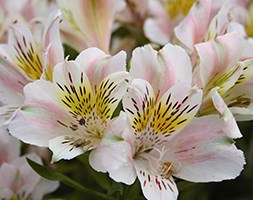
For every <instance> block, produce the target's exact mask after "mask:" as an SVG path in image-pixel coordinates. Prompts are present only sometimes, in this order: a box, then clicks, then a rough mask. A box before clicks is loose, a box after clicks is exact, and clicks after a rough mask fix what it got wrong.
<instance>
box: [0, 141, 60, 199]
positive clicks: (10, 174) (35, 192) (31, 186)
mask: <svg viewBox="0 0 253 200" xmlns="http://www.w3.org/2000/svg"><path fill="white" fill-rule="evenodd" d="M9 145H10V144H9ZM26 158H29V159H31V160H33V161H35V162H38V163H40V164H42V162H41V159H40V158H39V157H38V156H37V155H36V154H29V155H26V156H23V157H19V158H17V159H15V160H13V161H11V162H8V163H3V164H2V165H0V177H1V181H0V199H34V200H35V199H36V200H41V199H42V198H43V196H44V195H45V194H48V193H51V192H53V191H55V190H56V189H57V188H58V187H59V182H58V181H48V180H46V179H43V178H41V177H40V176H39V175H38V174H37V173H36V172H34V171H33V169H32V168H31V167H30V166H29V165H28V163H27V161H26Z"/></svg>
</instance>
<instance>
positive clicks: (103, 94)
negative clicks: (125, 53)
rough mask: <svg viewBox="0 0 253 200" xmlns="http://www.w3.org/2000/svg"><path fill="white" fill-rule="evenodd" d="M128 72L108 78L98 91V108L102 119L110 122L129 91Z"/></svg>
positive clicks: (114, 74) (117, 73) (118, 73)
mask: <svg viewBox="0 0 253 200" xmlns="http://www.w3.org/2000/svg"><path fill="white" fill-rule="evenodd" d="M127 79H129V75H128V73H127V72H116V73H113V74H111V75H109V76H107V77H106V78H105V79H104V80H103V81H102V82H101V83H100V85H99V87H98V89H97V91H96V108H97V110H96V111H97V114H98V116H99V117H100V119H102V120H104V121H108V120H110V119H111V117H112V115H113V112H114V110H115V109H116V107H117V106H118V104H119V102H120V101H121V99H122V97H123V95H124V94H125V92H126V90H127V86H128V84H127V82H126V81H125V80H127Z"/></svg>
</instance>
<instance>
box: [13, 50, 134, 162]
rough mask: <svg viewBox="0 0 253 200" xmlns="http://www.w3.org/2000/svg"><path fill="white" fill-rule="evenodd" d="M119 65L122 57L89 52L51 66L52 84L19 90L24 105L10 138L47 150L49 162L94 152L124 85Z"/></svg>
mask: <svg viewBox="0 0 253 200" xmlns="http://www.w3.org/2000/svg"><path fill="white" fill-rule="evenodd" d="M125 59H126V54H125V52H123V51H122V52H120V53H118V54H117V55H114V56H109V55H107V54H105V53H104V52H103V51H101V50H99V49H97V48H89V49H87V50H85V51H83V52H82V53H80V55H79V56H78V57H77V58H76V60H75V61H64V62H62V63H59V64H57V65H56V66H55V68H54V73H53V83H51V82H49V81H45V80H39V81H35V82H33V83H30V84H28V85H27V86H26V87H25V88H24V94H25V98H26V100H25V103H24V105H23V106H22V108H21V109H20V111H19V112H18V113H17V114H16V116H15V117H14V119H13V120H12V121H11V122H10V125H9V129H10V132H11V134H12V135H13V136H15V137H17V138H19V139H21V140H22V141H24V142H26V143H29V144H34V145H37V146H45V147H49V148H50V149H51V150H52V152H53V158H52V162H54V161H58V160H60V159H71V158H73V157H75V156H77V155H80V154H82V153H84V152H85V151H88V150H91V149H94V148H96V147H97V145H98V144H99V143H100V140H101V139H102V137H103V134H104V130H105V129H106V127H107V125H108V123H109V122H110V121H111V118H112V116H113V112H114V111H115V109H116V107H117V106H118V104H119V102H120V101H121V98H122V96H123V95H124V93H125V91H126V88H127V85H128V84H127V82H126V79H128V78H129V75H128V73H127V72H125V65H126V63H125V62H126V61H125Z"/></svg>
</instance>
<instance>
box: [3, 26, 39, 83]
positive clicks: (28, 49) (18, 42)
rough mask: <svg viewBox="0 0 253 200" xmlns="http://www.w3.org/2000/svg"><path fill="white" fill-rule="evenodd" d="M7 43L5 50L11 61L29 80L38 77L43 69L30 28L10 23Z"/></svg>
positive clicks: (37, 47)
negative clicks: (7, 47) (7, 46)
mask: <svg viewBox="0 0 253 200" xmlns="http://www.w3.org/2000/svg"><path fill="white" fill-rule="evenodd" d="M8 44H9V47H10V48H9V49H7V51H8V52H9V54H10V56H11V59H12V60H13V62H14V63H15V64H16V65H17V66H18V67H19V68H20V69H21V70H22V72H23V73H24V74H25V75H26V76H27V77H28V78H29V79H30V80H37V79H39V78H40V77H41V74H42V71H43V66H42V57H41V52H40V47H39V46H38V44H37V43H36V42H35V40H34V38H33V36H32V33H31V32H30V30H29V29H28V28H27V27H26V26H24V25H22V24H14V25H12V27H11V29H10V31H9V38H8Z"/></svg>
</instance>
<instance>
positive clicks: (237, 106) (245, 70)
mask: <svg viewBox="0 0 253 200" xmlns="http://www.w3.org/2000/svg"><path fill="white" fill-rule="evenodd" d="M195 47H196V49H197V52H198V55H199V58H200V64H199V78H200V80H201V87H202V88H203V92H204V95H203V102H202V105H201V107H200V111H199V114H200V115H207V114H211V113H217V111H218V113H220V114H221V117H222V118H223V119H224V120H225V122H226V124H227V126H226V127H227V131H226V132H227V133H228V135H229V136H230V137H232V138H237V137H241V133H240V130H239V129H238V126H237V124H236V121H235V118H234V116H235V117H236V119H237V120H251V119H252V116H253V115H252V114H253V112H252V103H251V102H252V92H251V88H252V81H251V79H252V70H253V68H252V59H249V60H245V61H240V62H239V59H240V58H241V56H242V54H243V51H242V50H243V44H242V43H241V38H240V37H239V36H238V35H237V34H236V33H229V34H226V35H224V36H219V37H217V38H216V39H212V40H210V41H208V42H205V43H200V44H197V45H196V46H195ZM233 114H234V115H233Z"/></svg>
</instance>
